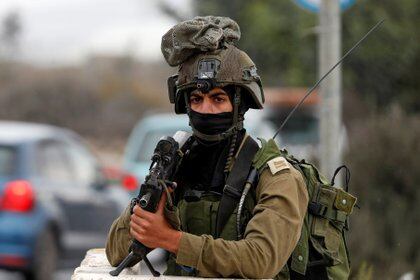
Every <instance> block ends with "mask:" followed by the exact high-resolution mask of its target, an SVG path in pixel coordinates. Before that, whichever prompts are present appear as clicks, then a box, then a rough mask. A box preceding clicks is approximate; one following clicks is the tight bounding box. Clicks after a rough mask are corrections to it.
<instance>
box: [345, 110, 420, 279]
mask: <svg viewBox="0 0 420 280" xmlns="http://www.w3.org/2000/svg"><path fill="white" fill-rule="evenodd" d="M349 138H350V148H349V152H348V155H347V161H348V163H349V166H350V169H351V171H352V181H351V191H352V192H354V193H355V194H356V195H357V196H358V198H359V204H360V206H361V209H360V210H358V209H355V213H354V214H353V217H352V218H351V232H350V234H349V246H350V252H351V257H352V260H353V267H354V268H357V267H359V266H360V265H361V264H362V263H363V262H367V263H369V264H372V265H373V270H374V275H375V277H373V279H396V278H397V277H399V276H401V275H402V274H403V273H405V272H407V271H415V272H416V274H417V275H420V239H419V236H420V227H419V224H420V216H419V213H420V203H419V201H420V187H419V186H420V117H419V116H407V115H405V114H403V113H402V112H401V111H400V110H399V109H398V108H394V110H392V112H391V113H389V114H387V115H379V116H374V117H371V118H369V119H367V120H363V121H358V122H356V123H354V124H353V126H352V127H351V129H350V137H349ZM387 277H388V278H387Z"/></svg>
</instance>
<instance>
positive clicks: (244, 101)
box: [106, 16, 308, 278]
mask: <svg viewBox="0 0 420 280" xmlns="http://www.w3.org/2000/svg"><path fill="white" fill-rule="evenodd" d="M239 37H240V32H239V26H238V25H237V24H236V22H234V21H232V20H230V19H228V18H222V17H211V16H210V17H197V18H194V19H193V20H191V21H186V22H182V23H180V24H178V25H176V26H175V27H173V28H172V29H171V30H170V31H168V33H166V34H165V35H164V37H163V39H162V52H163V54H164V57H165V59H166V61H167V62H168V64H169V65H171V66H179V70H178V75H176V76H173V77H171V78H170V79H168V87H169V98H170V101H171V103H173V104H174V105H175V112H176V113H178V114H183V113H186V114H188V116H189V118H190V125H191V127H192V130H193V134H194V137H195V139H196V141H197V143H198V144H197V146H196V147H195V148H196V149H195V148H194V147H193V148H191V151H190V153H189V157H187V158H186V159H183V161H182V162H181V167H180V171H179V174H176V175H175V178H174V180H175V181H176V182H177V183H178V187H177V189H176V191H175V198H176V199H175V201H176V206H177V208H175V210H174V211H169V210H168V209H167V208H165V216H166V218H167V220H168V222H169V223H170V224H171V225H172V226H173V227H174V228H175V229H178V230H181V231H182V237H181V240H180V244H179V248H178V252H177V255H176V256H175V255H173V254H171V256H170V258H169V260H168V269H167V271H166V274H168V275H181V276H201V277H242V278H273V277H275V276H276V275H278V274H279V272H280V270H281V269H282V268H283V267H284V268H285V269H287V266H286V262H287V261H288V259H289V257H290V255H291V254H292V251H293V250H294V248H295V246H296V244H297V242H298V240H299V237H300V234H301V229H302V225H303V221H304V217H305V214H306V210H307V205H308V193H307V189H306V185H305V182H304V179H303V177H302V175H301V173H300V172H299V171H297V170H296V169H295V168H294V167H293V166H292V165H291V164H289V163H288V161H286V159H285V158H283V157H281V154H280V151H279V150H278V148H277V147H276V146H275V145H274V148H273V146H271V149H264V148H262V149H260V150H259V151H258V152H256V154H255V156H254V159H253V161H252V168H254V170H258V174H259V181H258V184H257V186H254V187H253V188H252V189H251V190H250V193H249V194H248V195H246V193H244V192H243V193H242V194H243V197H244V198H245V200H244V201H243V202H244V204H243V205H244V206H243V215H242V212H241V211H242V208H240V207H238V206H237V207H236V210H234V211H233V213H232V214H230V216H228V217H227V218H228V219H227V222H226V225H225V226H224V227H223V229H222V231H221V232H219V231H220V230H219V223H218V221H217V220H216V219H217V218H218V212H219V204H220V205H222V204H221V201H222V199H223V195H225V194H224V191H225V189H224V186H225V182H226V180H229V177H228V176H229V175H230V171H231V170H232V166H233V168H235V160H236V158H237V157H236V156H235V155H234V153H235V152H236V155H238V151H240V150H241V147H243V145H242V143H244V141H245V140H244V139H246V136H244V133H245V130H244V129H243V119H244V114H245V112H246V111H247V110H248V109H249V108H253V109H261V108H263V103H264V94H263V88H262V84H261V80H260V77H259V76H258V74H257V69H256V67H255V64H254V63H253V62H252V60H251V59H250V58H249V57H248V55H247V54H246V53H245V52H243V51H241V50H239V49H238V48H236V47H235V46H234V45H233V43H234V42H235V41H237V40H238V39H239ZM215 87H218V88H223V89H224V90H225V91H226V92H227V93H228V95H229V98H230V100H231V104H232V107H233V109H232V112H226V113H218V114H202V113H199V112H195V111H194V110H191V108H190V105H189V97H190V95H191V92H192V91H194V90H199V91H200V92H201V93H208V92H210V90H212V89H214V88H215ZM272 144H274V141H272ZM254 147H256V144H255V146H254ZM244 149H245V148H244ZM194 156H195V158H194ZM250 159H252V157H250ZM201 165H206V166H205V168H201V169H200V166H201ZM250 165H251V164H250ZM238 166H240V165H238ZM248 168H249V167H248ZM244 171H246V172H248V171H249V170H244ZM232 173H233V172H232ZM226 178H227V179H226ZM187 190H193V193H194V192H197V191H198V192H199V193H200V194H199V195H198V196H197V199H190V198H187V197H189V196H187ZM222 193H223V194H222ZM221 197H222V198H221ZM238 209H241V210H238ZM238 212H239V213H241V215H237V214H238ZM129 223H130V209H129V208H127V209H126V211H125V212H124V213H123V214H122V215H121V216H120V217H119V218H118V219H117V220H116V221H115V222H114V223H113V225H112V227H111V229H110V232H109V237H108V241H107V245H106V253H107V257H108V260H109V261H110V263H111V264H112V265H114V266H115V265H118V264H119V263H120V262H121V261H122V260H123V259H124V258H125V257H126V255H127V254H128V251H129V246H130V244H131V241H132V238H131V237H130V233H129V230H130V225H129ZM240 227H241V228H240ZM216 228H217V229H216ZM242 237H243V238H242Z"/></svg>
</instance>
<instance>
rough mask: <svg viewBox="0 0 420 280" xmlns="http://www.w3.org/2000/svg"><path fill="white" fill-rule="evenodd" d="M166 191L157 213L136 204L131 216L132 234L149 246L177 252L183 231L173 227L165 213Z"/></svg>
mask: <svg viewBox="0 0 420 280" xmlns="http://www.w3.org/2000/svg"><path fill="white" fill-rule="evenodd" d="M165 202H166V193H165V192H164V193H163V194H162V198H161V200H160V202H159V205H158V208H157V211H156V213H151V212H148V211H145V210H143V209H142V208H141V207H139V206H138V205H136V206H134V208H133V214H132V215H131V217H130V234H131V236H132V237H134V238H135V239H136V240H138V241H139V242H141V243H142V244H144V245H145V246H147V247H149V248H153V249H154V248H163V249H165V250H168V251H170V252H172V253H175V254H176V253H177V251H178V247H179V241H180V239H181V236H182V232H180V231H177V230H175V229H173V228H172V227H171V226H170V225H169V223H168V222H167V221H166V219H165V216H164V214H163V210H164V206H165Z"/></svg>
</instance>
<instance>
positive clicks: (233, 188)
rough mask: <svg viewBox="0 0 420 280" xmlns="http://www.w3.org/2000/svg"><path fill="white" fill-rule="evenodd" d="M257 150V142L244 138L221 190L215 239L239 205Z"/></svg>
mask: <svg viewBox="0 0 420 280" xmlns="http://www.w3.org/2000/svg"><path fill="white" fill-rule="evenodd" d="M258 150H259V147H258V144H257V142H255V140H254V139H252V138H251V137H246V139H245V143H243V146H242V148H241V149H240V151H239V154H238V156H237V158H236V160H235V163H234V164H233V168H232V170H231V172H230V173H229V175H228V177H227V180H226V184H225V187H224V188H223V195H222V198H221V200H220V204H219V209H218V211H217V219H216V235H215V237H216V238H218V237H220V234H221V233H222V231H223V228H224V227H225V225H226V223H227V221H228V220H229V217H230V216H231V215H232V213H233V211H234V210H235V208H236V206H237V205H238V203H239V200H240V198H241V195H242V191H243V189H244V185H245V182H246V180H247V177H248V174H249V171H250V169H251V166H252V160H253V159H254V156H255V154H256V153H257V151H258Z"/></svg>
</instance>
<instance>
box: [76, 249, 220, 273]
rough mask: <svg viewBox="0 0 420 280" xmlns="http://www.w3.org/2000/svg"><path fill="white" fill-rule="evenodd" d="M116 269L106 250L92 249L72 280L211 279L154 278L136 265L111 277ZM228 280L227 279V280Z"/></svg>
mask: <svg viewBox="0 0 420 280" xmlns="http://www.w3.org/2000/svg"><path fill="white" fill-rule="evenodd" d="M113 269H115V267H112V266H111V265H110V264H109V262H108V260H107V258H106V255H105V249H103V248H101V249H91V250H89V251H87V253H86V256H85V258H84V259H83V261H82V262H81V263H80V266H79V267H77V268H76V269H75V270H74V273H73V275H72V277H71V280H149V279H162V280H165V279H168V280H177V279H188V278H191V279H194V280H198V279H206V280H209V279H210V280H211V278H196V277H194V278H192V277H175V276H164V275H162V276H160V277H153V276H151V275H140V274H141V271H140V266H139V264H136V265H135V266H133V267H131V268H125V269H124V270H123V271H122V272H121V274H120V275H119V276H118V277H114V276H111V275H109V272H110V271H111V270H113ZM225 280H226V279H225Z"/></svg>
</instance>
